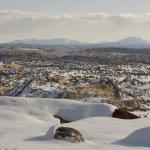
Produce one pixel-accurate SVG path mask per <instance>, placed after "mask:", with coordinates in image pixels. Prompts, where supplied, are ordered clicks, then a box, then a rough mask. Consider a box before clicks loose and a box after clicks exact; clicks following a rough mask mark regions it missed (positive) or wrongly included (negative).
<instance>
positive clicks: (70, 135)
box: [54, 127, 84, 143]
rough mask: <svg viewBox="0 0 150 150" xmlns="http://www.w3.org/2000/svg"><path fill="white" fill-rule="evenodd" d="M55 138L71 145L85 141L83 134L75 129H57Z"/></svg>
mask: <svg viewBox="0 0 150 150" xmlns="http://www.w3.org/2000/svg"><path fill="white" fill-rule="evenodd" d="M54 138H55V139H58V140H62V141H66V142H70V143H81V142H84V139H83V137H82V135H81V133H80V132H79V131H77V130H75V129H73V128H69V127H59V128H57V129H56V131H55V134H54Z"/></svg>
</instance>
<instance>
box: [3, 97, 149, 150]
mask: <svg viewBox="0 0 150 150" xmlns="http://www.w3.org/2000/svg"><path fill="white" fill-rule="evenodd" d="M115 108H116V107H115V106H112V105H108V104H89V103H81V102H77V101H72V100H65V99H44V98H43V99H42V98H24V97H22V98H16V97H0V149H17V150H19V149H21V150H37V149H39V150H48V149H55V150H58V149H62V150H63V149H65V150H76V149H80V150H85V149H86V150H91V149H92V150H99V149H103V150H110V149H111V150H120V149H121V150H131V149H132V150H148V149H149V147H150V144H149V143H150V142H149V139H150V137H149V134H148V133H149V132H150V129H149V124H150V120H149V119H136V120H122V119H115V118H112V117H111V115H112V112H113V111H114V109H115ZM53 114H57V115H61V117H64V118H67V119H69V120H71V121H74V122H71V123H67V124H60V122H59V120H58V119H56V118H54V117H53ZM59 126H68V127H72V128H75V129H77V130H78V131H79V132H81V134H82V135H83V137H84V138H85V142H84V143H82V144H81V143H80V144H72V143H67V142H64V141H59V140H55V139H53V138H52V137H53V134H54V132H55V129H56V128H57V127H59ZM144 139H145V140H144Z"/></svg>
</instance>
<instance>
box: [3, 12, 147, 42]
mask: <svg viewBox="0 0 150 150" xmlns="http://www.w3.org/2000/svg"><path fill="white" fill-rule="evenodd" d="M149 25H150V13H141V14H133V13H128V14H109V13H102V12H96V13H95V12H87V13H64V14H58V15H52V14H48V13H43V12H26V11H20V10H0V33H1V36H0V37H1V39H0V40H1V41H8V40H14V39H18V38H21V39H25V38H55V37H65V38H72V39H76V40H81V41H101V40H103V41H104V40H116V39H119V38H122V37H123V36H130V35H137V36H143V37H145V38H149V39H150V35H148V33H147V31H148V29H149Z"/></svg>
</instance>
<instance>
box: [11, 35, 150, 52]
mask: <svg viewBox="0 0 150 150" xmlns="http://www.w3.org/2000/svg"><path fill="white" fill-rule="evenodd" d="M11 43H12V44H29V45H51V46H57V47H59V46H64V47H67V46H68V47H71V46H73V49H74V48H75V47H84V46H85V47H86V48H88V47H89V48H91V47H114V48H119V47H120V48H150V43H149V42H148V41H146V40H143V39H142V38H139V37H135V36H132V37H127V38H124V39H121V40H119V41H116V42H99V43H86V42H79V41H75V40H69V39H65V38H55V39H48V40H47V39H40V40H39V39H27V40H16V41H13V42H11Z"/></svg>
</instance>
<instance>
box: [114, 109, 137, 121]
mask: <svg viewBox="0 0 150 150" xmlns="http://www.w3.org/2000/svg"><path fill="white" fill-rule="evenodd" d="M112 117H113V118H120V119H137V118H139V117H138V116H136V115H134V114H132V113H130V112H128V111H125V110H123V109H115V111H114V112H113V114H112Z"/></svg>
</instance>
